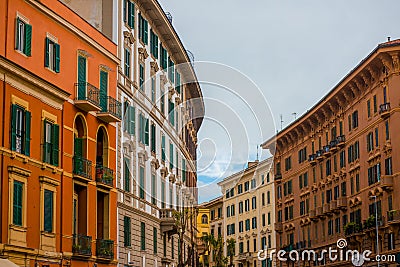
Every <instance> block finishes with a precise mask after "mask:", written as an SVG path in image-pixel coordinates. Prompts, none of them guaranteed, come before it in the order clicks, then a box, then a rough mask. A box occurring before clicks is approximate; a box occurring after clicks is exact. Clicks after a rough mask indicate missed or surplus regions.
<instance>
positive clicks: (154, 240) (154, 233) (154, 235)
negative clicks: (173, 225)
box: [153, 227, 157, 254]
mask: <svg viewBox="0 0 400 267" xmlns="http://www.w3.org/2000/svg"><path fill="white" fill-rule="evenodd" d="M153 252H154V253H155V254H156V253H157V228H155V227H153Z"/></svg>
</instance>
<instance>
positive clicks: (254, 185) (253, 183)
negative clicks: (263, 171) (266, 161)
mask: <svg viewBox="0 0 400 267" xmlns="http://www.w3.org/2000/svg"><path fill="white" fill-rule="evenodd" d="M256 186H257V181H256V179H252V180H251V189H254V188H256Z"/></svg>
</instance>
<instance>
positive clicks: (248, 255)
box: [237, 252, 251, 262]
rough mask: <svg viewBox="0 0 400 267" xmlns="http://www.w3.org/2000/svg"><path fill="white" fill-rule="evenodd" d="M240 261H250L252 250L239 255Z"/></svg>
mask: <svg viewBox="0 0 400 267" xmlns="http://www.w3.org/2000/svg"><path fill="white" fill-rule="evenodd" d="M237 259H238V261H242V262H243V261H250V260H251V252H242V253H239V255H238V256H237Z"/></svg>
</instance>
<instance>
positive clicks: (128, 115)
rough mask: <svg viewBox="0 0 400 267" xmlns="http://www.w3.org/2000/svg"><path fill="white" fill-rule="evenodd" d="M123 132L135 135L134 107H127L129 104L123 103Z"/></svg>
mask: <svg viewBox="0 0 400 267" xmlns="http://www.w3.org/2000/svg"><path fill="white" fill-rule="evenodd" d="M124 112H125V114H124V131H125V132H127V133H129V134H131V135H135V128H136V110H135V107H132V106H130V105H129V102H125V103H124Z"/></svg>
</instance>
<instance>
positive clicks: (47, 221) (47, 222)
mask: <svg viewBox="0 0 400 267" xmlns="http://www.w3.org/2000/svg"><path fill="white" fill-rule="evenodd" d="M53 205H54V193H53V191H50V190H44V205H43V206H44V212H43V214H44V218H43V220H44V224H43V230H44V231H45V232H48V233H52V232H53V217H54V215H53V214H54V212H53Z"/></svg>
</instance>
